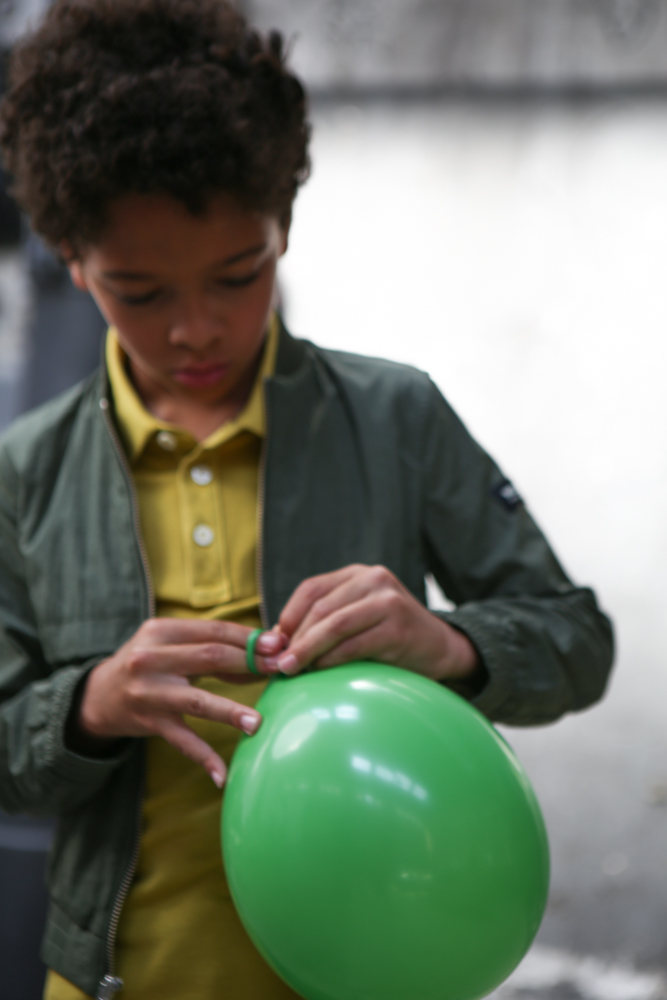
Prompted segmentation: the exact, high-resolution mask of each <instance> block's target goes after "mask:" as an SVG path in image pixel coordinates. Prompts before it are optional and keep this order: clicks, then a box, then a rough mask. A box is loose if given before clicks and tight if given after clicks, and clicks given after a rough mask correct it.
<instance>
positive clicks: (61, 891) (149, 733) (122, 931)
mask: <svg viewBox="0 0 667 1000" xmlns="http://www.w3.org/2000/svg"><path fill="white" fill-rule="evenodd" d="M308 131H309V130H308V125H307V122H306V118H305V98H304V94H303V90H302V88H301V86H300V84H299V82H298V81H297V80H296V79H295V78H294V77H293V76H292V75H291V74H290V72H289V71H288V70H287V68H286V67H285V64H284V59H283V54H282V46H281V40H280V38H279V36H277V35H275V34H272V35H270V36H269V37H268V39H265V38H262V37H260V36H259V35H258V34H257V33H256V32H254V31H252V30H250V29H248V28H247V27H246V25H245V23H244V22H243V20H242V18H241V17H240V16H239V15H238V14H237V13H235V12H234V10H233V9H232V8H231V7H230V6H228V5H227V3H226V2H225V0H58V2H57V3H56V4H55V5H54V6H53V7H52V8H51V10H50V11H49V13H48V15H47V17H46V19H45V21H44V23H43V25H42V26H41V28H40V29H39V30H38V31H37V32H36V33H35V34H34V35H33V36H31V37H30V38H28V39H27V40H26V41H25V42H24V43H23V44H22V46H21V47H20V49H19V50H18V51H17V53H16V54H15V57H14V61H13V66H12V74H11V79H10V87H9V90H8V94H7V97H6V99H5V102H4V106H3V110H2V144H3V149H4V152H5V156H6V159H7V163H8V165H9V168H10V169H11V171H12V173H13V174H14V176H15V178H16V193H17V197H18V198H19V200H20V201H21V203H22V204H23V206H24V207H25V209H26V210H27V211H28V212H29V214H30V216H31V219H32V223H33V226H34V227H35V228H36V229H37V230H38V231H39V232H40V233H41V234H42V235H43V236H44V237H45V238H46V239H47V240H48V241H49V242H50V243H51V244H52V245H54V246H56V247H57V248H58V249H59V250H60V252H61V253H62V255H63V256H64V258H65V259H66V260H67V262H68V265H69V268H70V272H71V275H72V279H73V281H74V283H75V284H76V285H77V286H78V287H79V288H82V289H84V288H85V289H88V290H89V291H90V292H91V294H92V295H93V297H94V298H95V300H96V301H97V303H98V305H99V306H100V309H101V310H102V312H103V314H104V315H105V317H106V319H107V320H108V321H109V324H110V331H109V335H108V340H107V347H106V356H105V363H104V364H103V366H102V369H101V371H100V372H99V374H98V375H97V376H96V377H94V378H93V379H92V380H91V381H90V382H88V383H87V384H85V385H83V386H81V387H80V388H77V389H76V390H73V391H72V392H70V393H68V394H67V395H65V396H64V397H61V398H59V399H58V400H56V401H54V402H53V403H51V404H49V405H47V406H46V407H44V408H42V409H41V410H39V411H36V412H35V413H34V414H32V415H30V416H28V417H27V418H24V419H23V420H22V421H20V422H19V423H17V424H16V425H15V426H14V428H13V429H12V430H10V432H9V433H8V434H7V435H6V436H5V438H4V441H3V443H2V447H1V448H0V624H1V625H2V630H1V632H0V692H1V697H2V704H1V706H0V804H1V805H2V807H3V808H5V809H7V810H14V811H23V812H34V813H41V814H55V815H58V816H59V817H60V823H59V829H58V835H57V838H56V842H55V845H54V849H53V854H52V859H51V866H50V873H49V884H50V892H51V908H50V912H49V919H48V925H47V929H46V934H45V940H44V948H43V957H44V960H45V961H46V963H47V965H48V967H49V969H50V973H49V977H48V980H47V986H46V993H45V996H46V997H47V998H48V1000H75V998H78V1000H81V998H82V997H86V996H98V997H107V996H111V995H113V993H115V992H116V991H118V990H121V991H122V993H121V995H122V996H123V997H125V998H127V1000H134V998H141V1000H151V998H153V997H155V998H157V997H160V998H170V997H173V998H179V1000H183V998H190V997H191V998H193V1000H194V998H197V1000H207V998H211V1000H212V998H214V997H216V998H218V997H223V996H224V997H227V998H229V1000H256V998H258V997H261V998H263V1000H270V998H274V997H275V998H278V997H288V996H293V995H294V994H292V993H291V991H290V990H289V989H288V987H286V986H285V985H284V984H283V983H282V982H281V981H280V980H279V979H278V978H277V977H276V976H275V975H274V974H273V972H272V971H271V970H270V969H269V968H268V967H267V966H266V965H265V963H264V962H263V960H262V959H261V958H260V956H259V955H258V954H257V953H256V952H255V950H254V948H253V946H252V944H251V943H250V941H249V940H248V938H247V936H246V935H245V933H244V931H243V929H242V927H241V926H240V924H239V921H238V918H237V917H236V914H235V912H234V908H233V905H232V903H231V900H230V899H229V894H228V891H227V888H226V884H225V881H224V874H223V872H222V869H221V865H220V855H219V845H218V843H217V812H218V810H219V803H220V792H219V789H220V787H221V786H222V784H223V782H224V775H225V767H226V762H228V760H229V757H230V755H231V752H232V750H233V746H234V743H235V740H236V738H237V737H238V733H239V731H241V730H243V731H245V732H246V733H250V734H252V733H253V732H255V731H256V730H257V728H258V726H259V725H260V723H261V719H260V717H259V715H258V713H257V712H256V710H255V709H254V708H253V705H254V703H255V701H256V700H257V698H258V696H259V694H260V693H261V690H262V687H263V682H262V681H261V679H260V680H258V678H257V677H256V676H254V675H255V674H257V673H261V674H266V675H269V674H271V673H275V672H276V671H282V672H283V673H287V674H293V673H296V672H298V671H300V670H302V669H304V668H306V667H313V666H314V667H317V668H326V667H331V666H334V665H336V664H339V663H342V662H346V661H348V660H350V659H355V658H357V657H365V658H370V659H376V660H381V661H385V662H388V663H394V664H396V665H398V666H401V667H405V668H406V669H410V670H414V671H417V672H419V673H422V674H424V675H426V676H428V677H431V678H432V679H433V680H434V681H437V682H442V683H448V684H449V685H450V686H452V687H454V688H456V689H457V690H458V691H459V692H460V693H462V694H463V695H464V696H466V697H469V698H471V699H473V700H474V703H475V704H476V705H477V706H478V708H479V709H480V710H481V711H483V712H485V713H486V714H487V715H488V716H489V717H491V718H493V719H496V720H500V721H505V722H510V723H515V724H520V725H521V724H530V723H537V722H546V721H549V720H552V719H554V718H556V717H557V716H559V715H560V714H562V713H563V712H565V711H568V710H574V709H580V708H583V707H585V706H586V705H588V704H590V703H591V702H592V701H594V700H596V699H597V698H599V697H600V695H601V693H602V691H603V689H604V686H605V683H606V678H607V675H608V672H609V669H610V664H611V655H612V639H611V630H610V626H609V623H608V620H607V619H606V617H605V616H604V615H603V614H602V613H601V612H600V611H599V610H598V608H597V605H596V603H595V598H594V596H593V594H592V592H591V591H590V590H587V589H582V588H577V587H575V586H574V585H573V584H572V583H571V582H570V581H569V580H568V579H567V577H566V576H565V574H564V573H563V571H562V569H561V568H560V566H559V565H558V563H557V561H556V559H555V557H554V556H553V554H552V553H551V551H550V549H549V547H548V545H547V543H546V541H545V539H544V537H543V536H542V534H541V533H540V532H539V530H538V529H537V527H536V526H535V524H534V522H533V521H532V519H531V518H530V516H529V515H528V513H527V512H526V510H525V508H524V506H523V504H522V503H521V501H520V499H519V498H518V496H517V495H516V493H515V492H514V491H513V489H512V488H511V486H510V484H509V483H508V481H507V480H506V479H504V478H503V476H502V475H501V473H500V472H499V470H498V469H497V467H496V466H495V465H494V463H493V462H492V461H491V459H489V457H488V456H487V455H485V454H484V452H482V450H481V449H480V448H479V447H478V446H477V445H476V444H475V443H474V442H473V441H472V440H471V438H470V437H469V435H468V434H467V432H466V431H465V429H464V428H463V427H462V425H461V424H460V422H459V421H458V420H457V418H456V417H455V415H454V414H453V413H452V411H451V410H450V409H449V407H448V406H447V404H446V403H445V401H444V400H443V399H442V397H441V396H440V394H439V393H438V392H437V390H436V389H435V387H434V386H433V385H432V383H431V382H430V381H429V380H428V378H427V377H426V376H424V375H422V374H421V373H419V372H415V371H413V370H411V369H408V368H405V367H402V366H399V365H393V364H390V363H388V362H382V361H375V360H369V359H364V358H359V357H355V356H351V355H341V354H337V353H336V352H331V351H325V350H322V349H320V348H317V347H315V346H314V345H312V344H309V343H307V342H305V341H298V340H295V339H293V338H292V337H291V336H290V335H289V334H288V333H287V331H286V330H285V329H284V328H283V327H282V325H281V323H280V320H279V319H278V317H277V315H276V313H275V309H274V289H275V271H276V264H277V261H278V259H279V257H280V256H281V254H282V253H284V252H285V250H286V247H287V239H288V234H289V226H290V217H291V205H292V201H293V198H294V195H295V193H296V190H297V187H298V185H299V184H300V183H301V182H302V181H303V180H304V179H305V178H306V175H307V170H308V159H307V141H308ZM428 572H433V573H434V575H435V576H436V578H437V579H438V581H439V582H440V583H441V585H442V587H443V589H444V590H445V592H446V593H447V594H448V596H449V597H450V598H451V599H452V600H453V601H454V602H455V603H456V604H457V608H456V610H455V611H453V612H450V613H443V614H433V613H431V612H429V611H428V610H427V609H426V608H425V606H424V576H425V574H426V573H428ZM260 626H261V627H262V628H264V629H265V631H264V632H263V634H262V635H260V637H259V639H257V640H256V645H254V646H253V643H254V641H255V639H256V636H253V639H252V641H251V642H250V643H249V637H250V636H252V635H253V631H252V630H253V629H256V628H257V627H260ZM272 626H273V627H272ZM253 649H254V652H253ZM207 775H208V776H209V777H210V778H211V779H212V781H209V778H208V777H207Z"/></svg>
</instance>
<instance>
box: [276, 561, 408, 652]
mask: <svg viewBox="0 0 667 1000" xmlns="http://www.w3.org/2000/svg"><path fill="white" fill-rule="evenodd" d="M355 569H356V570H357V572H355V573H354V574H352V575H351V576H349V577H347V579H345V580H343V581H342V582H341V583H339V585H338V586H337V587H335V588H334V589H333V590H330V591H329V593H327V594H325V595H324V596H323V597H320V598H319V599H318V600H317V601H315V603H314V604H313V605H312V606H311V608H310V610H309V611H308V613H307V614H306V615H305V617H304V619H303V621H302V622H301V623H300V624H299V626H298V628H297V629H296V631H295V632H294V634H293V635H292V637H291V643H292V644H294V642H296V641H297V640H298V639H300V638H301V636H302V635H304V634H305V633H306V632H307V631H308V630H309V629H310V628H312V626H313V625H315V624H317V622H320V621H323V620H324V619H325V618H328V617H329V616H330V615H332V614H333V613H334V611H337V610H338V609H339V608H343V607H345V605H346V604H354V603H355V602H356V601H359V600H362V599H363V598H364V597H366V595H368V594H373V593H379V592H380V591H382V590H385V589H391V590H398V589H399V587H400V584H399V583H398V581H397V580H396V578H395V577H394V575H393V574H392V573H390V571H389V570H388V569H385V567H384V566H358V567H355Z"/></svg>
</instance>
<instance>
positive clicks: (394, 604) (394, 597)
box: [382, 590, 403, 616]
mask: <svg viewBox="0 0 667 1000" xmlns="http://www.w3.org/2000/svg"><path fill="white" fill-rule="evenodd" d="M382 600H383V603H384V605H385V608H386V609H387V611H388V612H389V613H390V615H392V616H393V615H396V614H398V613H399V611H402V610H403V598H402V597H401V595H400V594H399V592H398V591H397V590H387V591H385V593H384V594H383V595H382Z"/></svg>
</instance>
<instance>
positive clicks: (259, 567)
mask: <svg viewBox="0 0 667 1000" xmlns="http://www.w3.org/2000/svg"><path fill="white" fill-rule="evenodd" d="M262 391H263V394H264V420H265V424H266V426H265V428H264V437H263V438H262V448H261V451H260V456H259V477H258V482H257V550H256V553H255V575H256V577H257V593H258V594H259V617H260V619H261V622H262V628H265V629H268V628H270V625H269V616H268V613H267V610H266V598H265V594H264V545H263V537H264V531H263V528H264V483H265V472H266V450H267V443H266V442H267V438H268V436H269V405H268V394H267V391H266V380H265V381H264V385H263V386H262Z"/></svg>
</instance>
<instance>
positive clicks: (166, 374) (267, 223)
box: [70, 195, 287, 406]
mask: <svg viewBox="0 0 667 1000" xmlns="http://www.w3.org/2000/svg"><path fill="white" fill-rule="evenodd" d="M286 246H287V232H286V230H285V229H283V228H282V227H281V225H280V224H279V222H278V221H277V219H275V218H273V217H272V216H265V215H260V214H257V213H252V212H248V211H246V210H243V209H242V208H240V207H239V206H238V205H237V203H236V202H235V201H233V200H232V199H231V198H227V197H220V198H218V199H216V200H215V201H214V202H212V203H211V205H210V206H209V208H208V210H207V212H206V214H205V215H203V216H193V215H191V214H190V213H189V212H188V211H187V209H186V208H185V207H184V206H183V205H181V204H180V203H179V202H177V201H175V200H174V199H172V198H170V197H167V196H158V195H128V196H125V197H123V198H120V199H119V200H118V201H117V202H115V203H113V205H112V207H111V212H110V219H109V224H108V226H107V228H106V230H105V232H104V234H103V236H102V237H101V238H100V239H99V241H98V242H97V243H96V244H95V245H94V246H92V247H89V248H88V249H86V250H85V251H84V253H83V254H82V255H81V257H80V258H79V259H78V260H75V261H72V262H71V263H70V272H71V274H72V279H73V281H74V283H75V285H76V286H77V287H78V288H81V289H88V291H90V292H91V294H92V295H93V298H94V299H95V301H96V302H97V304H98V306H99V307H100V310H101V311H102V313H103V315H104V316H105V318H106V319H107V321H108V322H109V323H110V324H112V325H114V326H115V327H116V329H117V331H118V338H119V340H120V343H121V345H122V347H123V348H124V350H125V351H126V353H127V355H128V356H129V359H130V365H131V367H132V372H133V375H134V376H135V380H137V382H138V384H139V385H140V388H142V389H144V390H145V392H146V393H147V394H148V395H153V396H156V395H157V396H159V395H164V394H165V393H166V394H167V395H170V396H175V397H177V398H180V399H182V400H183V401H184V402H185V401H190V402H192V403H195V404H196V405H202V406H214V405H216V404H219V403H223V402H224V401H225V399H226V398H228V397H231V396H233V394H234V391H235V390H238V387H239V386H240V385H241V384H242V383H243V381H244V376H246V377H247V376H248V373H249V372H250V371H252V370H253V366H254V363H255V360H256V358H257V356H258V352H259V349H260V347H261V344H262V341H263V337H264V333H265V331H266V326H267V322H268V318H269V315H270V312H271V308H272V303H273V296H274V287H275V276H276V265H277V261H278V258H279V257H280V256H281V255H282V254H283V253H284V252H285V249H286Z"/></svg>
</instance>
